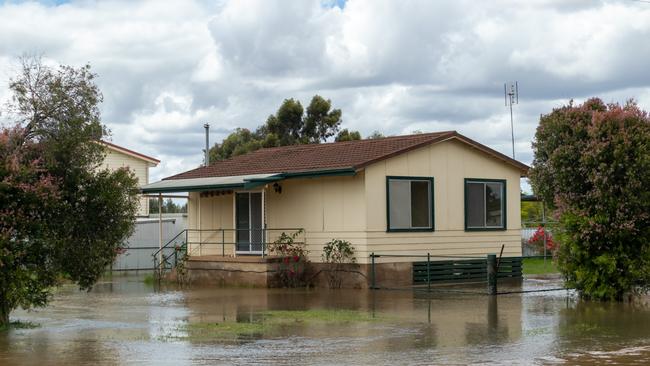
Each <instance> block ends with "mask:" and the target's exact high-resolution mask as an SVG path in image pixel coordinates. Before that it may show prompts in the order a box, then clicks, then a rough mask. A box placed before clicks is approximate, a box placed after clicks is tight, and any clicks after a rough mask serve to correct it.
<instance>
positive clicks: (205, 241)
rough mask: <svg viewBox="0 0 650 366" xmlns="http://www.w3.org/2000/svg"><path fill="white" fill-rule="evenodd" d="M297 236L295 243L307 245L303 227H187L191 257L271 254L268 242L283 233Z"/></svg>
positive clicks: (271, 241)
mask: <svg viewBox="0 0 650 366" xmlns="http://www.w3.org/2000/svg"><path fill="white" fill-rule="evenodd" d="M296 232H299V234H298V235H297V236H296V237H295V239H294V243H296V244H305V243H306V240H305V231H304V230H303V229H300V228H271V229H269V228H266V229H200V230H199V229H187V241H186V243H187V253H188V254H189V255H190V256H193V255H194V256H203V255H219V256H224V257H225V256H233V257H234V256H237V255H261V256H266V255H268V254H269V253H268V249H269V244H272V243H274V242H276V241H277V240H278V239H279V238H280V237H281V236H282V234H285V235H289V236H290V235H292V234H294V233H296Z"/></svg>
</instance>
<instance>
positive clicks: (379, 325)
mask: <svg viewBox="0 0 650 366" xmlns="http://www.w3.org/2000/svg"><path fill="white" fill-rule="evenodd" d="M559 285H561V284H560V283H559V282H558V281H557V280H552V279H550V280H542V279H540V280H533V279H529V280H526V281H523V283H518V284H517V283H516V284H511V285H508V286H502V287H501V288H500V289H501V290H504V291H505V290H515V291H518V290H526V291H527V290H533V289H549V288H555V287H558V286H559ZM482 290H483V288H482V287H478V288H477V287H463V288H453V289H445V290H444V291H441V290H434V291H433V292H431V293H429V294H427V293H422V292H419V291H418V292H413V291H404V290H379V291H365V290H340V291H328V290H286V289H223V288H191V289H174V288H168V289H154V288H153V287H151V286H148V285H145V284H144V283H143V282H142V278H141V277H113V278H112V279H111V280H107V281H103V282H101V283H99V284H98V285H97V286H95V288H94V289H93V290H92V291H91V292H89V293H86V292H79V291H77V290H76V289H75V288H74V287H71V286H66V287H63V288H62V289H60V290H59V291H57V293H56V295H55V296H54V298H53V300H52V302H51V304H50V306H48V307H47V308H44V309H39V310H37V311H29V312H27V311H22V310H20V311H16V312H14V313H13V314H12V320H19V321H22V322H32V323H35V324H38V325H39V326H38V327H36V328H32V329H12V330H10V331H7V332H3V333H0V365H3V366H14V365H131V364H135V365H189V364H198V365H220V364H241V365H249V364H263V365H266V364H270V365H296V364H300V365H332V364H338V365H429V364H488V365H492V364H516V365H519V364H523V365H529V364H543V365H545V364H569V365H576V364H578V365H592V364H594V365H595V364H636V365H646V364H650V307H648V306H647V305H645V304H642V303H635V304H601V303H588V302H582V301H579V300H577V299H576V297H575V295H574V294H572V293H571V292H568V291H565V290H562V291H551V292H537V293H523V294H521V293H519V294H508V295H500V296H498V297H489V296H485V295H482V294H479V292H482ZM323 309H325V310H352V311H355V312H357V313H358V314H363V315H365V316H366V317H367V318H368V317H370V318H372V319H376V321H374V320H373V321H359V322H357V321H345V322H334V323H329V322H319V323H309V322H307V323H305V322H295V323H289V324H284V325H282V326H281V327H279V328H275V329H274V331H273V332H267V331H260V332H259V333H254V334H252V335H251V334H248V335H246V336H238V335H237V334H234V335H233V334H229V335H225V336H215V337H208V338H205V337H203V338H193V337H189V336H188V334H187V327H188V324H215V323H222V324H226V323H229V324H232V323H235V322H243V323H246V322H251V321H252V322H259V321H260V320H259V314H260V313H263V312H264V311H268V310H323ZM373 317H374V318H373ZM262 321H263V320H262ZM235 333H236V332H235Z"/></svg>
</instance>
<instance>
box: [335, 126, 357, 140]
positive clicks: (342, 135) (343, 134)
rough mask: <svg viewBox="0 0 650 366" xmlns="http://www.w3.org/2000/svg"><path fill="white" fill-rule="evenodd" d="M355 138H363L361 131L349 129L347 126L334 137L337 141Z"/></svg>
mask: <svg viewBox="0 0 650 366" xmlns="http://www.w3.org/2000/svg"><path fill="white" fill-rule="evenodd" d="M354 140H361V133H359V131H348V129H347V128H345V129H343V130H341V131H339V133H338V135H336V138H335V139H334V141H336V142H341V141H354Z"/></svg>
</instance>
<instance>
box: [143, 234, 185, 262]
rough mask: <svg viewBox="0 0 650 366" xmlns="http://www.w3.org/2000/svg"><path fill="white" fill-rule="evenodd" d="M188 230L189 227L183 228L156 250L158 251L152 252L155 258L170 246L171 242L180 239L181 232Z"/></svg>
mask: <svg viewBox="0 0 650 366" xmlns="http://www.w3.org/2000/svg"><path fill="white" fill-rule="evenodd" d="M188 230H189V229H183V230H181V231H180V232H179V233H178V234H176V235H175V236H174V237H173V238H171V240H169V241H168V242H167V243H166V244H165V245H163V246H162V247H160V248H159V249H158V250H156V251H155V252H154V253H153V254H152V256H153V257H154V258H155V257H156V256H157V255H158V254H160V252H161V251H163V250H164V249H165V248H167V247H169V244H171V243H172V242H174V241H175V240H176V239H178V237H179V236H181V234H183V233H185V232H186V231H188Z"/></svg>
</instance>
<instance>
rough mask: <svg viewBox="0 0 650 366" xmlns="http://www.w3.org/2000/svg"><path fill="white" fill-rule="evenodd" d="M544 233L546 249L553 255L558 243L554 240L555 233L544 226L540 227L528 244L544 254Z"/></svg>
mask: <svg viewBox="0 0 650 366" xmlns="http://www.w3.org/2000/svg"><path fill="white" fill-rule="evenodd" d="M544 235H546V251H547V252H548V253H549V254H551V255H552V254H553V253H555V249H556V248H557V245H556V244H555V242H554V241H553V235H552V234H551V233H550V232H549V231H548V230H546V229H545V228H544V227H543V226H540V227H538V228H537V230H536V231H535V233H534V234H533V236H531V237H530V239H528V245H530V246H531V247H532V248H534V249H535V252H537V253H540V254H544Z"/></svg>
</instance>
